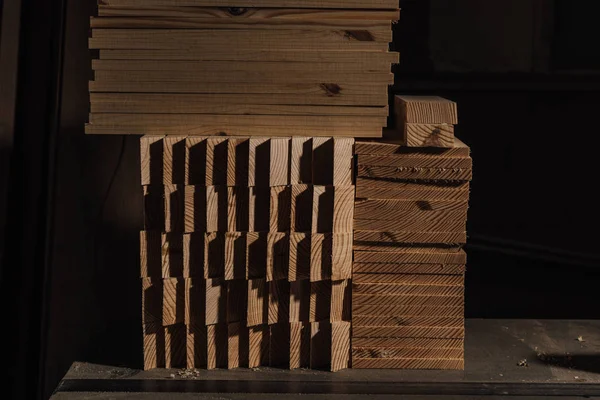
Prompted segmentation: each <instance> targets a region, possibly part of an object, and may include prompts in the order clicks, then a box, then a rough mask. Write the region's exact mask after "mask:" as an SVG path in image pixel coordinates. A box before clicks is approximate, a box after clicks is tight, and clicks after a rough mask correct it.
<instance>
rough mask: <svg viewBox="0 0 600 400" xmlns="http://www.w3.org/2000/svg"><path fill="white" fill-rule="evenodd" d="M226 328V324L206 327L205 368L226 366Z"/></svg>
mask: <svg viewBox="0 0 600 400" xmlns="http://www.w3.org/2000/svg"><path fill="white" fill-rule="evenodd" d="M227 338H228V328H227V324H224V323H223V324H218V325H210V326H207V327H206V344H207V352H206V353H207V357H206V358H207V362H206V364H207V365H206V368H207V369H215V368H227V362H228V358H229V357H228V355H229V354H228V353H229V351H228V347H229V345H228V340H227Z"/></svg>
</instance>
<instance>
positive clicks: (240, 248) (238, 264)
mask: <svg viewBox="0 0 600 400" xmlns="http://www.w3.org/2000/svg"><path fill="white" fill-rule="evenodd" d="M247 248H248V246H247V244H246V235H245V234H242V235H241V236H240V237H238V238H235V241H234V243H233V276H234V279H246V263H247V261H246V250H247Z"/></svg>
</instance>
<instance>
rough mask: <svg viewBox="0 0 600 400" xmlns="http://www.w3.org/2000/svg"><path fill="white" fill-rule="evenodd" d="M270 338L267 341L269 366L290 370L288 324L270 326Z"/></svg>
mask: <svg viewBox="0 0 600 400" xmlns="http://www.w3.org/2000/svg"><path fill="white" fill-rule="evenodd" d="M269 329H270V331H271V337H270V340H269V345H270V351H269V355H270V357H269V366H271V367H278V368H286V369H289V368H290V324H289V323H288V322H285V323H282V324H275V325H270V326H269Z"/></svg>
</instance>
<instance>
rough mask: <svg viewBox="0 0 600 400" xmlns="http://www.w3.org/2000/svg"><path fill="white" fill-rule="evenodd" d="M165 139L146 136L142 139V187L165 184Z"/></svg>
mask: <svg viewBox="0 0 600 400" xmlns="http://www.w3.org/2000/svg"><path fill="white" fill-rule="evenodd" d="M163 138H164V136H149V135H144V136H142V138H141V139H140V167H141V176H142V185H161V184H162V183H163V161H162V158H163V155H164V151H163Z"/></svg>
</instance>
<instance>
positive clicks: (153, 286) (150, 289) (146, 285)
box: [142, 278, 163, 325]
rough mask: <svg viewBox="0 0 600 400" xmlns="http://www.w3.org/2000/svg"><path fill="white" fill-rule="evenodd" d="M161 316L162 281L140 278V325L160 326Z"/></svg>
mask: <svg viewBox="0 0 600 400" xmlns="http://www.w3.org/2000/svg"><path fill="white" fill-rule="evenodd" d="M162 316H163V281H162V279H158V278H142V323H143V324H144V325H149V324H157V325H161V323H162Z"/></svg>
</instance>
